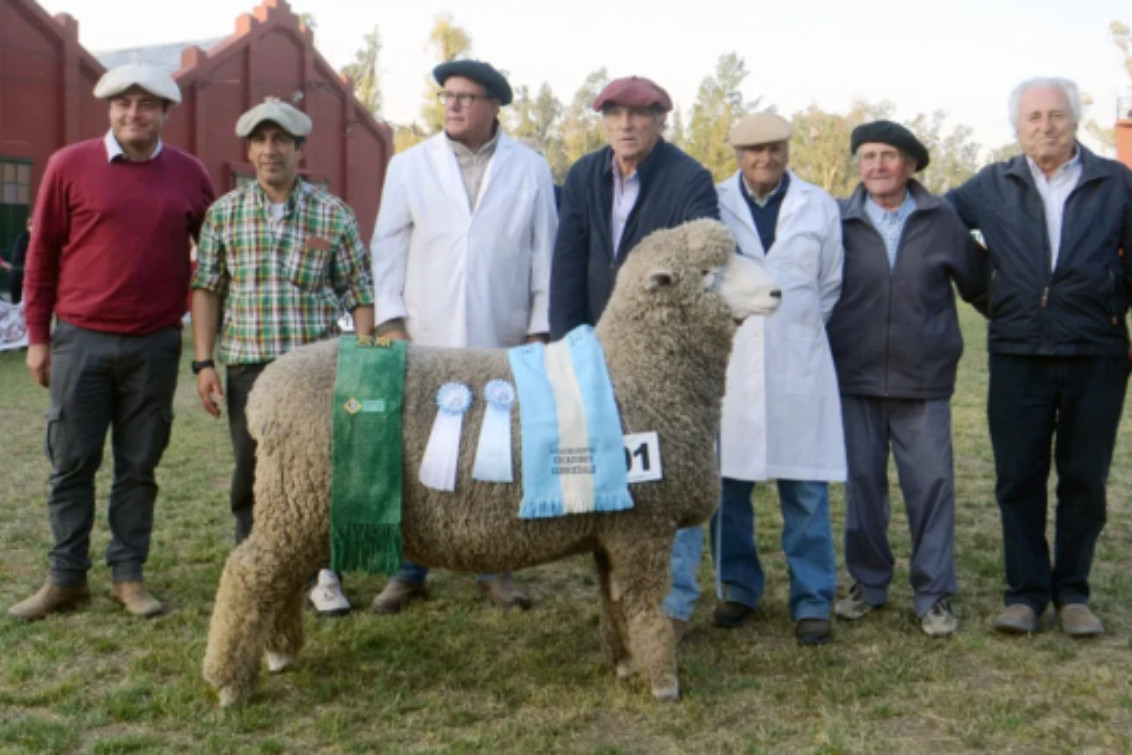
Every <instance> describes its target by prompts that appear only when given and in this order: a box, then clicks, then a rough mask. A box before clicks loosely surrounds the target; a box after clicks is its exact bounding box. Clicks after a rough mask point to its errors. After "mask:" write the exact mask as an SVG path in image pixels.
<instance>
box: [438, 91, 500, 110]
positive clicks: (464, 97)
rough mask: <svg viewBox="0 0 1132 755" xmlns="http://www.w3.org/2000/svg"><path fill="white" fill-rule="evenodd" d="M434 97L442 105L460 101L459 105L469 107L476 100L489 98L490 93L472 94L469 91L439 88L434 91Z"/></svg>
mask: <svg viewBox="0 0 1132 755" xmlns="http://www.w3.org/2000/svg"><path fill="white" fill-rule="evenodd" d="M436 99H438V100H440V104H442V105H450V104H452V101H453V100H455V101H456V102H459V103H460V107H470V106H471V104H472V103H473V102H475V101H476V100H490V99H491V95H490V94H472V93H471V92H449V91H446V90H441V91H439V92H437V93H436Z"/></svg>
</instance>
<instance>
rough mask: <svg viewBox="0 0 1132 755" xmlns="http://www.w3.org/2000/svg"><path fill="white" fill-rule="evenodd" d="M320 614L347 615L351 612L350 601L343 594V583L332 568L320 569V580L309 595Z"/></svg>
mask: <svg viewBox="0 0 1132 755" xmlns="http://www.w3.org/2000/svg"><path fill="white" fill-rule="evenodd" d="M307 597H308V598H309V599H310V602H311V605H312V606H314V608H315V610H316V611H318V615H319V616H345V615H346V614H348V613H349V612H350V601H348V600H346V596H345V595H343V594H342V583H341V582H339V581H338V575H337V574H335V573H334V572H332V571H331V570H330V569H320V570H319V572H318V581H317V582H316V583H315V585H314V587H312V588H311V591H310V594H309V595H308V596H307Z"/></svg>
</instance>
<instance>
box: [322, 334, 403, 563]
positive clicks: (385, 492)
mask: <svg viewBox="0 0 1132 755" xmlns="http://www.w3.org/2000/svg"><path fill="white" fill-rule="evenodd" d="M370 343H372V341H371V342H370ZM404 388H405V342H404V341H393V342H392V343H384V344H381V345H376V346H373V345H361V346H359V345H358V343H357V339H356V338H355V337H354V336H342V337H341V338H339V339H338V379H337V381H336V382H335V385H334V410H333V434H332V439H331V458H332V460H333V463H332V478H331V490H330V566H331V568H332V569H334V570H335V571H359V570H363V569H364V570H365V571H368V572H370V573H371V574H376V573H378V572H381V573H384V574H390V575H391V574H395V573H396V572H397V570H398V569H399V568H400V567H401V483H402V479H401V477H402V469H401V406H402V393H403V392H404Z"/></svg>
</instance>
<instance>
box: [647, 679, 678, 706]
mask: <svg viewBox="0 0 1132 755" xmlns="http://www.w3.org/2000/svg"><path fill="white" fill-rule="evenodd" d="M652 696H653V697H654V698H656V700H657V701H658V702H662V703H675V702H678V701H679V700H680V685H679V683H677V682H673V683H672V684H665V685H662V686H657V687H653V688H652Z"/></svg>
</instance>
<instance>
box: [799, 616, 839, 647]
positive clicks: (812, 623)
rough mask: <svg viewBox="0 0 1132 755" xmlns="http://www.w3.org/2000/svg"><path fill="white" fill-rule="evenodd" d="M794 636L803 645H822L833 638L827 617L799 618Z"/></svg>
mask: <svg viewBox="0 0 1132 755" xmlns="http://www.w3.org/2000/svg"><path fill="white" fill-rule="evenodd" d="M794 636H795V637H797V638H798V642H800V643H802V644H803V645H824V644H826V643H827V642H829V641H830V640H832V639H833V631H832V629H831V625H830V623H829V619H799V620H798V623H797V624H795V625H794Z"/></svg>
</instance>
